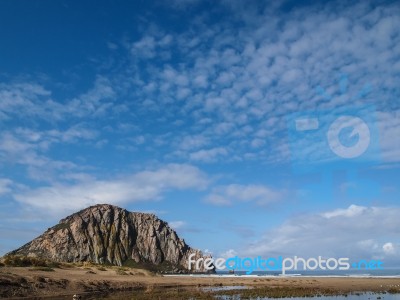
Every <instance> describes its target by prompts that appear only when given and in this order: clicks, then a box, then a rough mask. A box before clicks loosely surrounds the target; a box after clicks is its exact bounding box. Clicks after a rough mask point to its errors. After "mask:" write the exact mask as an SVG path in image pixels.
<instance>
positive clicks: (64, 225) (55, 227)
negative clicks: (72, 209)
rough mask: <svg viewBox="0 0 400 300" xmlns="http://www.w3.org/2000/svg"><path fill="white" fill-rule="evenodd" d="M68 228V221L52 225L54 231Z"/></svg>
mask: <svg viewBox="0 0 400 300" xmlns="http://www.w3.org/2000/svg"><path fill="white" fill-rule="evenodd" d="M69 228H70V224H69V223H59V224H57V225H56V226H54V227H53V228H52V229H54V230H55V231H59V230H62V229H69Z"/></svg>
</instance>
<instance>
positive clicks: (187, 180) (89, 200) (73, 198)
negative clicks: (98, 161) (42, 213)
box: [14, 164, 208, 214]
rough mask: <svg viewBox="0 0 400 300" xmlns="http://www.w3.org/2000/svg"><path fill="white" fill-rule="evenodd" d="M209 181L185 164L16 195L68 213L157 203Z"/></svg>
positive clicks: (35, 205)
mask: <svg viewBox="0 0 400 300" xmlns="http://www.w3.org/2000/svg"><path fill="white" fill-rule="evenodd" d="M207 185H208V179H207V177H206V175H205V174H204V173H202V172H201V171H200V170H199V169H198V168H196V167H193V166H190V165H185V164H169V165H167V166H165V167H161V168H159V169H156V170H147V171H142V172H138V173H135V174H131V175H127V176H125V177H120V178H118V179H113V180H96V179H91V178H89V179H88V180H84V181H82V182H79V183H77V184H73V185H67V184H62V183H60V184H54V185H52V186H45V187H39V188H37V189H29V190H27V191H24V192H22V193H16V194H15V195H14V198H15V199H16V200H17V201H18V202H20V203H23V204H25V205H29V206H30V207H33V208H37V209H44V210H46V211H48V212H51V213H55V214H65V211H74V210H77V209H81V208H84V207H86V206H89V205H94V204H98V203H109V204H116V205H121V204H126V203H129V202H137V201H154V200H159V199H160V198H161V195H162V193H164V192H167V191H168V190H170V189H175V190H184V189H202V188H205V187H207Z"/></svg>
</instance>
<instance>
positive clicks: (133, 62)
mask: <svg viewBox="0 0 400 300" xmlns="http://www.w3.org/2000/svg"><path fill="white" fill-rule="evenodd" d="M399 15H400V6H399V4H398V3H396V1H356V2H352V3H347V2H346V1H319V2H316V1H303V2H300V1H270V2H264V1H224V0H221V1H200V0H173V1H168V3H167V2H163V1H112V2H111V1H88V0H85V1H79V2H77V1H59V0H56V1H50V0H48V1H45V0H39V1H22V0H17V1H1V2H0V40H1V47H0V124H1V127H0V128H1V129H0V166H1V167H0V199H1V200H0V207H1V210H0V235H1V240H0V254H4V253H6V252H7V251H10V250H12V249H14V248H16V247H18V246H20V245H22V244H23V243H25V242H27V241H29V240H31V239H32V238H34V237H36V236H37V235H39V234H40V233H41V232H43V231H44V230H45V229H47V228H48V227H49V226H52V225H54V224H55V223H57V222H58V221H59V219H60V218H62V217H64V216H65V215H67V214H70V213H72V212H75V211H77V210H79V209H82V208H84V207H87V206H89V205H93V204H96V203H110V204H115V205H119V206H121V207H124V208H126V209H128V210H132V211H145V212H153V213H155V214H157V215H158V216H159V217H160V218H162V219H164V220H166V221H168V222H169V223H170V224H171V226H172V227H174V228H175V229H176V230H177V231H178V233H179V234H180V235H181V236H182V237H184V238H185V240H186V241H187V242H188V243H189V244H190V245H192V246H194V247H197V248H200V249H202V250H203V251H205V250H206V249H207V251H211V252H212V253H213V254H214V255H215V256H226V255H231V254H234V253H237V254H241V255H265V256H267V255H276V254H278V255H303V256H311V255H321V256H334V257H340V256H342V257H343V256H350V257H353V258H356V259H361V258H363V259H370V258H379V259H384V260H385V261H386V262H387V266H395V265H399V262H400V259H399V258H400V257H399V254H400V232H399V230H398V228H400V219H399V218H398V215H399V213H400V206H399V204H398V200H399V185H398V182H399V180H398V178H399V175H400V170H399V167H400V164H399V162H400V140H399V138H398V137H399V136H400V101H399V96H400V93H399V86H400V85H399V83H400V80H399V79H400V78H399V76H400V59H399V58H400V46H399V45H400V30H399V28H400V18H399V17H398V16H399ZM342 117H344V118H342ZM346 118H347V119H346ZM336 137H337V139H336ZM362 145H365V148H362ZM341 149H342V150H341ZM343 149H344V150H343ZM360 149H361V150H360ZM343 151H344V152H343ZM346 156H348V157H346Z"/></svg>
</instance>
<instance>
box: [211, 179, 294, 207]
mask: <svg viewBox="0 0 400 300" xmlns="http://www.w3.org/2000/svg"><path fill="white" fill-rule="evenodd" d="M285 194H286V191H284V190H278V189H272V188H270V187H267V186H264V185H257V184H249V185H241V184H229V185H224V186H217V187H215V188H213V190H212V192H211V193H210V194H209V195H208V196H207V197H206V198H205V202H208V203H211V204H213V205H231V204H234V203H235V202H255V203H256V204H257V205H267V204H270V203H273V202H275V201H278V200H282V199H283V197H284V195H285Z"/></svg>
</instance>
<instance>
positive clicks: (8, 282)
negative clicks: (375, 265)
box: [0, 267, 400, 299]
mask: <svg viewBox="0 0 400 300" xmlns="http://www.w3.org/2000/svg"><path fill="white" fill-rule="evenodd" d="M53 270H54V271H42V270H39V269H35V268H23V267H1V268H0V297H2V298H7V297H8V298H10V297H23V296H25V297H32V296H56V295H73V294H81V295H85V294H90V293H93V292H117V291H150V294H151V290H152V289H158V290H160V289H165V290H167V289H174V288H183V289H187V290H190V289H193V290H194V289H196V290H197V291H198V290H199V288H200V289H201V288H203V287H219V286H248V287H252V288H253V289H254V290H260V291H261V290H263V291H266V290H268V291H270V290H271V291H272V290H273V289H275V290H280V291H282V292H283V291H289V294H290V295H294V296H295V295H299V294H297V292H298V291H303V292H305V291H308V293H314V294H322V295H327V294H330V295H335V294H337V295H343V294H346V293H351V292H365V291H371V292H391V293H400V278H353V277H261V276H258V277H241V276H232V277H217V276H209V277H197V276H187V275H186V276H181V275H177V276H162V275H155V274H153V273H150V272H148V271H146V270H140V269H129V268H125V269H121V268H117V267H107V268H100V267H90V268H88V267H86V268H84V267H68V268H54V269H53ZM307 295H308V294H307ZM71 298H72V297H71ZM148 299H151V297H150V298H148Z"/></svg>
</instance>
